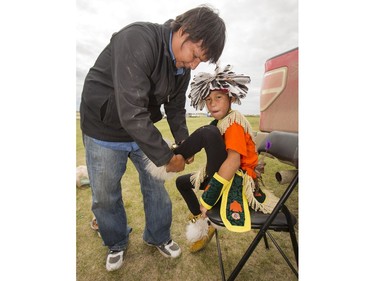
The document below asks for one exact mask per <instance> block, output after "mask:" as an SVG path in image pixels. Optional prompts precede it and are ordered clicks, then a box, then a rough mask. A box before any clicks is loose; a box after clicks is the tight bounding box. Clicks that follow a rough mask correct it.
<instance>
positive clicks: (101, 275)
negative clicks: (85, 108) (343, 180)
mask: <svg viewBox="0 0 375 281" xmlns="http://www.w3.org/2000/svg"><path fill="white" fill-rule="evenodd" d="M210 120H211V118H206V117H200V118H188V119H187V121H188V127H189V131H190V133H192V132H193V131H194V130H195V129H196V128H198V127H200V126H202V125H204V124H208V123H209V122H210ZM248 120H249V121H250V123H251V125H252V127H253V130H254V131H257V130H258V124H259V117H248ZM76 126H77V136H76V138H77V139H76V141H77V142H76V153H77V155H76V164H77V166H78V165H85V152H84V148H83V144H82V136H81V131H80V128H79V120H77V123H76ZM156 126H157V127H158V128H159V129H160V131H161V132H162V134H163V136H164V138H166V139H169V140H173V138H172V135H171V133H170V132H169V127H168V125H167V122H166V120H165V119H163V120H162V121H160V122H159V123H157V124H156ZM266 161H267V166H266V175H265V176H264V179H265V182H266V185H267V187H268V189H269V190H272V191H274V194H275V195H277V196H280V195H281V194H282V192H283V190H284V189H285V186H281V185H279V184H278V183H277V182H276V180H275V177H274V174H275V172H276V171H277V170H283V169H289V166H287V165H285V164H283V163H280V162H278V161H277V160H273V159H268V158H267V160H266ZM128 163H129V164H128V167H127V171H126V173H125V175H124V177H123V179H122V187H123V191H122V193H123V200H124V204H125V208H126V212H127V215H128V221H129V224H130V226H131V227H132V228H133V232H132V233H131V234H130V242H129V248H128V251H127V253H126V258H125V264H124V266H123V267H122V268H121V269H120V270H118V271H115V272H107V271H106V269H105V259H106V253H107V248H106V247H104V246H103V245H102V241H101V239H100V238H99V237H98V236H97V234H96V233H95V232H94V231H93V230H91V228H90V226H89V223H90V220H91V219H92V216H93V215H92V212H91V209H90V208H91V191H90V189H89V188H77V190H76V202H77V208H76V216H77V217H76V224H77V225H76V227H77V229H76V245H77V247H76V275H77V280H78V281H95V280H100V281H105V280H128V281H131V280H191V281H195V280H210V281H211V280H221V276H220V269H219V264H218V258H217V252H216V243H215V238H213V240H212V241H211V243H210V244H209V245H208V247H207V248H206V249H205V250H203V251H201V252H198V253H195V254H191V253H189V251H188V250H187V243H186V239H185V226H186V222H187V216H188V209H187V207H186V205H185V202H184V201H183V199H182V197H181V195H180V194H179V192H178V191H177V189H176V187H175V185H174V180H169V181H167V182H166V184H165V186H166V189H167V190H168V192H169V194H170V197H171V200H172V203H173V221H172V229H171V232H172V237H173V239H174V240H175V241H177V242H178V243H179V245H180V247H181V248H182V255H181V257H179V258H178V259H167V258H164V257H162V255H161V254H160V253H159V252H158V251H157V250H156V249H154V248H151V247H148V246H147V245H145V244H144V243H143V240H142V232H143V227H144V221H145V218H144V212H143V206H142V197H141V192H140V187H139V182H138V175H137V172H136V171H135V168H134V166H133V164H132V163H131V161H129V162H128ZM204 163H205V155H204V152H200V153H199V154H197V155H196V157H195V162H194V163H193V164H191V165H187V166H186V169H185V171H184V172H182V173H187V172H191V171H195V170H196V169H197V168H199V167H201V166H202V165H204ZM182 173H180V174H182ZM287 205H288V207H289V209H290V210H291V211H292V212H293V213H294V214H295V215H296V216H297V218H298V187H297V188H296V190H295V192H294V193H293V194H292V195H291V197H290V198H289V200H288V204H287ZM296 231H297V235H298V226H297V227H296ZM273 234H274V236H275V238H276V239H277V240H278V242H279V243H280V245H282V246H285V248H283V249H284V250H285V251H286V253H287V255H288V256H289V257H291V258H292V260H293V252H292V248H291V244H290V241H289V235H288V234H287V233H273ZM219 235H220V242H221V248H222V254H223V260H224V268H225V272H226V275H227V277H228V276H229V274H230V272H231V271H232V270H233V268H234V267H235V266H236V264H237V262H238V261H239V259H240V258H241V256H242V255H243V254H244V252H245V251H246V249H247V247H248V246H249V244H250V243H251V240H252V239H253V238H254V236H255V235H256V231H250V232H247V233H234V232H230V231H228V230H222V231H220V232H219ZM270 247H271V249H270V250H266V249H265V247H264V243H263V241H261V242H260V243H259V245H258V247H257V248H256V250H255V251H254V253H253V255H252V256H251V257H250V259H249V260H248V261H247V263H246V264H245V266H244V268H243V269H242V271H241V272H240V274H239V275H238V277H237V279H236V280H258V281H262V280H267V281H273V280H275V281H276V280H278V281H280V280H288V281H289V280H297V278H296V277H295V276H294V274H293V273H292V271H291V270H290V269H289V267H288V266H287V264H286V263H285V261H284V260H283V258H282V257H281V255H280V254H279V253H278V251H277V250H276V248H275V247H274V246H273V245H272V244H270Z"/></svg>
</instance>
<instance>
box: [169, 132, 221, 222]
mask: <svg viewBox="0 0 375 281" xmlns="http://www.w3.org/2000/svg"><path fill="white" fill-rule="evenodd" d="M202 148H204V149H205V151H206V156H207V164H206V176H205V179H204V181H203V182H202V183H201V185H200V187H199V189H201V190H203V189H204V188H205V187H206V185H207V184H208V182H209V181H210V179H211V178H212V176H213V175H214V174H215V172H217V171H218V170H219V168H220V166H221V164H222V163H223V162H224V160H225V159H226V158H227V151H226V148H225V143H224V140H223V137H222V135H221V134H220V131H219V129H218V128H217V127H216V126H213V125H207V126H203V127H201V128H199V129H197V130H196V131H194V133H192V134H191V135H190V136H189V137H188V138H187V139H186V140H185V141H184V142H183V143H182V144H181V145H180V146H179V147H178V148H176V149H175V150H174V153H175V154H181V155H182V156H183V157H184V158H185V159H188V158H190V157H192V156H193V155H195V154H196V153H197V152H199V151H201V149H202ZM191 175H192V174H186V175H182V176H179V177H178V178H177V179H176V186H177V189H178V191H179V192H180V193H181V195H182V197H183V198H184V200H185V202H186V204H187V206H188V208H189V210H190V212H191V213H192V214H193V215H194V216H196V215H199V214H200V213H201V211H200V208H199V206H200V204H199V201H198V198H197V196H196V195H195V192H194V190H193V189H194V186H193V184H192V183H191V181H190V177H191Z"/></svg>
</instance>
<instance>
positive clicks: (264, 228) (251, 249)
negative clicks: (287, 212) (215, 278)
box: [228, 173, 298, 281]
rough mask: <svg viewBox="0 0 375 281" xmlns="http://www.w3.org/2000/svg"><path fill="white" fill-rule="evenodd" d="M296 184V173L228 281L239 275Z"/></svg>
mask: <svg viewBox="0 0 375 281" xmlns="http://www.w3.org/2000/svg"><path fill="white" fill-rule="evenodd" d="M297 183H298V173H297V174H296V175H295V176H294V178H293V180H292V181H291V182H290V183H289V186H288V188H287V189H286V190H285V192H284V193H283V195H282V196H281V198H280V200H279V202H278V203H277V204H276V206H275V208H274V209H273V211H272V213H271V214H270V216H269V218H268V219H267V220H266V222H265V223H264V224H263V226H262V227H261V229H260V230H259V232H258V233H257V235H256V236H255V238H254V239H253V241H252V242H251V244H250V246H249V247H248V248H247V251H246V252H245V254H244V255H243V256H242V258H241V259H240V261H239V262H238V264H237V266H236V267H235V268H234V270H233V271H232V273H231V274H230V276H229V278H228V281H232V280H234V279H235V278H236V277H237V275H238V273H240V271H241V269H242V268H243V266H244V265H245V263H246V261H247V260H248V259H249V257H250V256H251V254H252V253H253V252H254V250H255V248H256V247H257V245H258V243H259V242H260V240H261V239H262V238H263V236H264V235H266V231H267V229H268V227H269V226H270V225H271V223H272V221H273V220H274V219H275V217H276V215H277V213H278V212H279V211H280V210H281V208H282V206H283V205H284V203H285V201H286V200H287V199H288V198H289V196H290V194H291V193H292V191H293V189H294V188H295V187H296V185H297Z"/></svg>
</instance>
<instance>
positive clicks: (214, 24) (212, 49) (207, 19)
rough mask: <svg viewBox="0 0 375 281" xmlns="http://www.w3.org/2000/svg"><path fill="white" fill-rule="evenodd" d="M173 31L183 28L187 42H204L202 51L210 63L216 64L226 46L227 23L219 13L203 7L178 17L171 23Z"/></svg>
mask: <svg viewBox="0 0 375 281" xmlns="http://www.w3.org/2000/svg"><path fill="white" fill-rule="evenodd" d="M171 27H172V31H173V32H176V31H178V30H179V29H180V28H182V32H183V33H185V32H186V33H187V34H188V38H187V40H190V41H192V42H193V43H197V42H199V41H200V40H202V46H201V47H202V50H203V52H204V53H205V56H206V57H207V59H208V60H209V62H210V63H216V62H217V61H218V60H219V58H220V56H221V53H222V52H223V49H224V45H225V33H226V28H225V23H224V21H223V20H222V19H221V18H220V17H219V14H218V12H215V11H214V10H213V9H212V8H210V7H208V6H206V5H202V6H199V7H197V8H194V9H191V10H189V11H187V12H185V13H183V14H181V15H179V16H177V17H176V19H175V20H174V21H172V23H171Z"/></svg>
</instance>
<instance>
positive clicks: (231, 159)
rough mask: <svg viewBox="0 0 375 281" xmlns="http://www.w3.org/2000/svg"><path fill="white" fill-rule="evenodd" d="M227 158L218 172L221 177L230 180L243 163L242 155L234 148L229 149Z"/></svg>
mask: <svg viewBox="0 0 375 281" xmlns="http://www.w3.org/2000/svg"><path fill="white" fill-rule="evenodd" d="M227 152H228V156H227V159H225V161H224V162H223V164H221V166H220V169H219V171H218V172H217V173H218V174H219V175H220V176H221V177H223V178H224V179H226V180H228V181H230V180H231V179H232V178H233V176H234V174H235V173H236V172H237V170H238V169H239V168H240V165H241V155H240V154H239V153H238V152H237V151H234V150H232V149H228V151H227Z"/></svg>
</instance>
